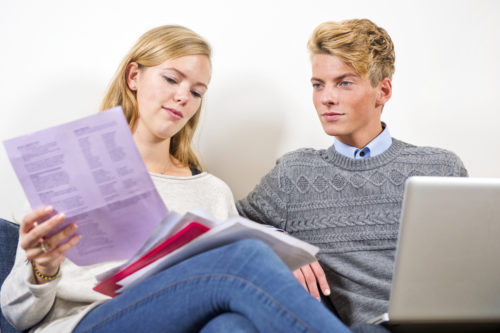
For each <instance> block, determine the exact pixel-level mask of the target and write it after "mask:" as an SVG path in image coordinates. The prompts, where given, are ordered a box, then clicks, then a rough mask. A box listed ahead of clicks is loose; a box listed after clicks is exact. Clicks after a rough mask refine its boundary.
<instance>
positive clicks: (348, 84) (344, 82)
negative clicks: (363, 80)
mask: <svg viewBox="0 0 500 333" xmlns="http://www.w3.org/2000/svg"><path fill="white" fill-rule="evenodd" d="M339 85H340V86H341V87H350V86H351V85H352V82H349V81H342V82H340V84H339Z"/></svg>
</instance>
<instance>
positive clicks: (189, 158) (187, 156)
mask: <svg viewBox="0 0 500 333" xmlns="http://www.w3.org/2000/svg"><path fill="white" fill-rule="evenodd" d="M186 55H206V56H207V57H208V59H209V60H210V56H211V48H210V45H209V44H208V43H207V42H206V41H205V40H204V39H203V38H202V37H200V36H199V35H198V34H196V33H195V32H194V31H192V30H190V29H188V28H185V27H182V26H178V25H164V26H160V27H157V28H154V29H151V30H149V31H147V32H146V33H145V34H143V35H142V36H141V37H140V38H139V40H138V41H137V42H136V43H135V45H134V46H133V47H132V49H131V50H130V51H129V53H128V54H127V55H126V56H125V58H124V59H123V61H122V62H121V64H120V66H118V69H117V71H116V73H115V76H114V78H113V80H112V81H111V84H110V85H109V87H108V91H107V93H106V94H105V96H104V99H103V101H102V103H101V107H100V111H104V110H107V109H109V108H112V107H114V106H118V105H121V107H122V108H123V113H124V114H125V118H126V119H127V122H128V124H129V127H130V129H131V130H132V129H133V128H134V126H135V125H136V123H137V120H138V118H139V112H138V108H137V98H136V92H135V91H132V90H131V89H130V88H129V87H128V84H127V66H128V65H129V64H130V63H131V62H136V63H137V64H138V65H139V67H152V66H157V65H159V64H161V63H163V62H165V61H167V60H170V59H174V58H179V57H183V56H186ZM201 107H202V105H201V104H200V107H199V108H198V110H197V111H196V113H195V114H194V116H193V117H191V119H190V120H189V121H188V122H187V123H186V125H185V126H184V127H183V128H182V129H181V130H180V131H179V132H178V133H177V134H175V135H174V136H173V137H172V138H171V140H170V151H169V153H170V154H171V155H172V156H174V157H175V158H176V159H177V160H179V161H180V162H181V163H182V164H183V165H186V166H189V167H194V168H196V169H198V170H200V171H201V170H202V168H201V164H200V162H199V160H198V158H197V157H196V155H195V153H194V152H193V150H192V148H191V140H192V139H193V135H194V132H195V130H196V127H197V125H198V122H199V119H200V112H201Z"/></svg>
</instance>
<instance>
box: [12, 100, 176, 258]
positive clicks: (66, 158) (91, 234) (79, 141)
mask: <svg viewBox="0 0 500 333" xmlns="http://www.w3.org/2000/svg"><path fill="white" fill-rule="evenodd" d="M4 145H5V149H6V151H7V154H8V156H9V159H10V161H11V163H12V165H13V167H14V170H15V172H16V174H17V177H18V178H19V181H20V183H21V185H22V187H23V189H24V192H25V193H26V196H27V198H28V200H29V202H30V204H31V207H32V208H33V209H35V208H38V207H41V206H44V205H52V206H53V207H54V209H55V211H56V212H63V213H65V215H66V222H65V224H64V225H66V224H67V223H70V222H75V223H76V224H77V225H78V230H77V232H78V233H79V234H81V235H82V239H81V240H80V242H79V243H78V244H77V245H76V246H75V247H74V248H72V249H71V250H69V251H68V252H67V254H66V256H67V257H68V258H69V259H71V260H72V261H73V262H74V263H75V264H77V265H92V264H95V263H98V262H103V261H109V260H122V259H128V258H129V257H130V256H132V255H133V254H134V253H135V252H136V251H137V250H138V249H139V248H140V247H141V246H142V244H143V243H144V241H145V240H147V239H148V237H149V236H150V234H151V232H152V231H153V230H154V229H155V228H156V226H157V225H158V224H159V223H160V221H161V220H162V218H163V217H164V216H165V214H166V213H167V208H166V207H165V204H164V203H163V201H162V199H161V198H160V196H159V194H158V192H157V191H156V188H155V187H154V185H153V182H152V180H151V177H150V175H149V173H148V172H147V170H146V167H145V165H144V162H143V161H142V158H141V156H140V154H139V151H138V150H137V147H136V146H135V143H134V141H133V139H132V135H131V133H130V129H129V127H128V124H127V122H126V120H125V118H124V116H123V112H122V109H121V107H116V108H113V109H110V110H108V111H105V112H101V113H98V114H96V115H92V116H90V117H86V118H83V119H80V120H76V121H73V122H70V123H66V124H63V125H60V126H56V127H52V128H49V129H46V130H42V131H38V132H35V133H32V134H29V135H24V136H21V137H17V138H14V139H10V140H6V141H4Z"/></svg>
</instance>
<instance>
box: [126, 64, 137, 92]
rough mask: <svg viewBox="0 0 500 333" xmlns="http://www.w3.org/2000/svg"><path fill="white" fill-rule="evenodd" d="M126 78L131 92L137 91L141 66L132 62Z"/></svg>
mask: <svg viewBox="0 0 500 333" xmlns="http://www.w3.org/2000/svg"><path fill="white" fill-rule="evenodd" d="M126 77H127V85H128V87H129V89H130V90H132V91H136V90H137V80H138V77H139V64H137V63H136V62H131V63H130V64H128V65H127V71H126Z"/></svg>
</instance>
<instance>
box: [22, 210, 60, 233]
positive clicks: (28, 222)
mask: <svg viewBox="0 0 500 333" xmlns="http://www.w3.org/2000/svg"><path fill="white" fill-rule="evenodd" d="M53 210H54V209H53V208H52V206H45V207H40V208H38V209H35V210H33V211H31V212H29V213H28V214H26V215H25V216H24V218H23V220H22V222H21V227H20V232H21V233H24V234H26V233H28V232H29V231H30V230H31V229H33V228H34V227H35V225H36V223H37V221H39V220H42V219H44V218H46V217H47V216H49V215H50V214H51V213H52V211H53Z"/></svg>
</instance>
